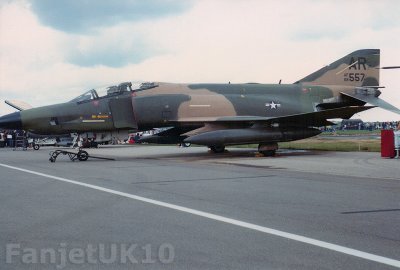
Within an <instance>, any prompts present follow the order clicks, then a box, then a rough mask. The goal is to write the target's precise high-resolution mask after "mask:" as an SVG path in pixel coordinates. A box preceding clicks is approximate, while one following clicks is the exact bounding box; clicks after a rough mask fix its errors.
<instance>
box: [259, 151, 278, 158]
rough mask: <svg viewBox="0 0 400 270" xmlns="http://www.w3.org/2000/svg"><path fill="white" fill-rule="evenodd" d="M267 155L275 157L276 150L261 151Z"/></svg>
mask: <svg viewBox="0 0 400 270" xmlns="http://www.w3.org/2000/svg"><path fill="white" fill-rule="evenodd" d="M259 152H260V153H261V154H263V155H264V156H265V157H273V156H275V155H276V150H266V151H259Z"/></svg>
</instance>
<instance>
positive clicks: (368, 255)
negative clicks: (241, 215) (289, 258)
mask: <svg viewBox="0 0 400 270" xmlns="http://www.w3.org/2000/svg"><path fill="white" fill-rule="evenodd" d="M0 166H2V167H5V168H9V169H13V170H17V171H21V172H26V173H30V174H34V175H37V176H42V177H45V178H50V179H54V180H57V181H61V182H66V183H70V184H74V185H78V186H83V187H87V188H91V189H94V190H99V191H103V192H107V193H110V194H114V195H118V196H121V197H125V198H130V199H133V200H137V201H141V202H146V203H149V204H153V205H158V206H162V207H165V208H169V209H173V210H177V211H181V212H185V213H189V214H193V215H196V216H200V217H205V218H208V219H212V220H216V221H220V222H224V223H228V224H232V225H236V226H239V227H243V228H247V229H251V230H255V231H259V232H263V233H266V234H270V235H275V236H280V237H283V238H286V239H290V240H294V241H298V242H302V243H306V244H309V245H313V246H317V247H321V248H325V249H329V250H333V251H336V252H340V253H344V254H347V255H351V256H355V257H358V258H362V259H366V260H369V261H374V262H378V263H382V264H386V265H390V266H394V267H397V268H400V261H398V260H395V259H391V258H387V257H383V256H379V255H375V254H372V253H367V252H364V251H360V250H357V249H352V248H347V247H344V246H340V245H336V244H331V243H328V242H324V241H320V240H317V239H313V238H309V237H305V236H301V235H297V234H293V233H288V232H284V231H279V230H275V229H271V228H268V227H263V226H260V225H256V224H252V223H248V222H244V221H240V220H237V219H232V218H227V217H224V216H219V215H215V214H211V213H207V212H203V211H199V210H195V209H191V208H188V207H184V206H179V205H175V204H170V203H166V202H162V201H157V200H153V199H149V198H145V197H141V196H137V195H133V194H129V193H125V192H121V191H117V190H113V189H109V188H104V187H100V186H96V185H91V184H86V183H82V182H79V181H75V180H70V179H66V178H62V177H58V176H53V175H49V174H45V173H40V172H36V171H31V170H27V169H23V168H18V167H14V166H10V165H7V164H2V163H0Z"/></svg>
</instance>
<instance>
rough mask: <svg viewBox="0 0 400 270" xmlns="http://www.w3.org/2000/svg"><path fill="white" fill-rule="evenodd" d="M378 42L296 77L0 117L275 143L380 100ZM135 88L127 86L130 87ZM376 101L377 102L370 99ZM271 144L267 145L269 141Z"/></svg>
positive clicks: (216, 145)
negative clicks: (161, 129) (282, 81)
mask: <svg viewBox="0 0 400 270" xmlns="http://www.w3.org/2000/svg"><path fill="white" fill-rule="evenodd" d="M379 59H380V51H379V50H378V49H365V50H358V51H355V52H353V53H351V54H349V55H347V56H345V57H343V58H341V59H339V60H337V61H335V62H333V63H332V64H330V65H329V66H326V67H323V68H321V69H320V70H318V71H316V72H314V73H312V74H310V75H308V76H306V77H305V78H303V79H301V80H299V81H297V82H295V83H294V84H256V83H251V84H173V83H161V82H160V83H151V84H148V83H147V84H146V85H145V86H144V87H141V88H139V89H131V88H130V86H129V84H126V83H125V84H121V85H120V86H122V88H121V89H122V90H121V91H119V92H118V93H117V94H112V95H108V96H105V97H98V96H97V94H93V96H92V97H91V98H90V99H89V100H84V101H78V102H77V101H71V102H67V103H63V104H57V105H51V106H45V107H39V108H32V109H28V110H23V111H21V112H17V113H14V114H9V115H6V116H3V117H1V118H0V127H8V128H22V129H24V130H29V131H31V132H35V133H42V134H65V133H73V132H77V133H80V132H88V131H91V132H96V131H98V132H100V131H101V132H104V131H115V130H148V129H151V128H155V127H172V128H171V129H168V130H167V131H164V132H162V133H160V134H158V135H157V136H152V137H148V138H146V140H147V141H148V142H157V143H171V142H182V141H184V142H190V143H197V144H202V145H207V146H210V147H212V149H213V150H216V151H215V152H220V151H218V149H219V150H221V149H222V150H223V148H224V146H225V145H233V144H245V143H259V144H260V147H261V148H260V149H261V150H263V149H267V150H266V151H271V150H272V151H274V150H276V142H279V141H290V140H297V139H303V138H306V137H311V136H315V135H317V134H318V133H319V130H318V129H315V127H320V126H324V125H328V124H330V122H329V121H328V120H327V119H333V118H345V119H347V118H350V117H351V116H352V115H354V114H355V113H358V112H361V111H364V110H367V109H370V108H373V107H374V106H379V107H382V108H384V109H387V110H390V111H392V112H396V113H400V111H399V110H398V109H397V108H395V107H393V106H392V105H390V104H388V103H386V102H385V101H383V100H381V99H379V98H378V96H379V95H380V91H379V68H380V66H379ZM127 86H128V88H125V87H127ZM366 103H370V104H371V105H373V106H365V104H366ZM263 147H264V148H263Z"/></svg>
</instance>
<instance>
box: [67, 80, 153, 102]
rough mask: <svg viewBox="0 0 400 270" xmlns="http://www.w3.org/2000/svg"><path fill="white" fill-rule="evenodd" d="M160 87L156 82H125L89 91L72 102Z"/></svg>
mask: <svg viewBox="0 0 400 270" xmlns="http://www.w3.org/2000/svg"><path fill="white" fill-rule="evenodd" d="M157 86H158V85H157V84H156V83H154V82H142V83H131V82H123V83H120V84H119V85H112V86H108V87H102V88H98V89H97V90H95V89H92V90H89V91H87V92H85V93H83V94H82V95H80V96H78V97H76V98H74V99H72V100H71V101H70V102H77V103H81V102H86V101H90V100H95V99H99V98H104V97H112V96H119V95H122V94H125V93H128V92H136V91H143V90H146V89H150V88H154V87H157Z"/></svg>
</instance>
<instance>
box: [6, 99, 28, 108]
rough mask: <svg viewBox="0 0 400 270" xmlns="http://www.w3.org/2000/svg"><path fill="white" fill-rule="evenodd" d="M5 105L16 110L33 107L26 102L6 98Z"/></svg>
mask: <svg viewBox="0 0 400 270" xmlns="http://www.w3.org/2000/svg"><path fill="white" fill-rule="evenodd" d="M4 102H5V103H6V104H7V105H9V106H11V107H13V108H15V109H17V110H18V111H24V110H28V109H32V108H33V107H32V106H31V105H29V104H28V103H26V102H23V101H20V100H6V101H4Z"/></svg>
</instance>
